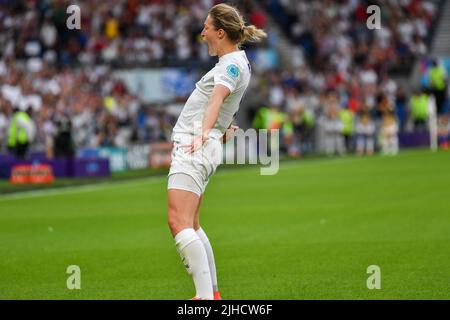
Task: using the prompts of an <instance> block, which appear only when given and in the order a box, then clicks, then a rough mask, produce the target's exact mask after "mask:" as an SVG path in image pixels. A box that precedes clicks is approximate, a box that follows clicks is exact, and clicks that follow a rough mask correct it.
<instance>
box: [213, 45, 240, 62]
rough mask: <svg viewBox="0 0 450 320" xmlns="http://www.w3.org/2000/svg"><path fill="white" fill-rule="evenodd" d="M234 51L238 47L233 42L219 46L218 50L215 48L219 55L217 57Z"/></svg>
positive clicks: (237, 49)
mask: <svg viewBox="0 0 450 320" xmlns="http://www.w3.org/2000/svg"><path fill="white" fill-rule="evenodd" d="M235 51H239V47H238V46H237V45H235V44H233V45H230V46H227V47H224V48H221V49H219V50H217V56H218V57H219V59H220V58H221V57H222V56H224V55H226V54H229V53H232V52H235Z"/></svg>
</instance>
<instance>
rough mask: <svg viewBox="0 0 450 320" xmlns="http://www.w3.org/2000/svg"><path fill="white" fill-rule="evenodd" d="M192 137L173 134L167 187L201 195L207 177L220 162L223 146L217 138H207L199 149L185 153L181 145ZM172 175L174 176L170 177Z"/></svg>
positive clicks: (188, 141) (189, 141)
mask: <svg viewBox="0 0 450 320" xmlns="http://www.w3.org/2000/svg"><path fill="white" fill-rule="evenodd" d="M192 139H193V136H190V135H189V136H185V135H184V136H174V138H173V149H172V162H171V164H170V170H169V174H168V177H169V182H168V187H167V189H182V190H188V191H192V192H194V193H196V194H197V195H198V196H201V195H202V194H203V193H204V192H205V188H206V186H207V184H208V182H209V178H210V177H211V176H212V175H213V174H214V172H216V169H217V167H218V166H219V165H220V163H221V162H222V153H223V146H222V143H221V142H220V141H219V140H218V139H215V138H209V139H208V140H206V141H205V142H204V143H203V145H202V147H201V148H200V149H199V150H197V151H195V152H194V153H187V152H186V151H185V149H184V148H182V147H181V146H182V145H187V144H190V143H191V142H192ZM178 173H181V174H184V176H183V175H178ZM172 175H175V176H174V177H171V176H172ZM185 175H187V176H189V177H190V178H191V179H189V178H188V177H186V176H185Z"/></svg>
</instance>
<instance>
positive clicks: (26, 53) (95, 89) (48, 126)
mask: <svg viewBox="0 0 450 320" xmlns="http://www.w3.org/2000/svg"><path fill="white" fill-rule="evenodd" d="M217 2H220V1H214V0H201V1H194V0H170V1H167V0H165V1H162V0H111V1H100V2H98V1H79V2H78V3H77V4H78V5H79V6H80V11H81V26H82V28H81V29H80V30H70V29H68V28H67V26H66V19H67V17H68V14H67V13H66V8H67V7H68V6H69V5H70V4H71V3H70V2H69V1H65V0H54V1H50V0H39V1H38V0H36V1H12V0H1V1H0V31H1V32H0V151H4V150H5V149H6V148H7V147H8V128H10V127H11V123H12V119H14V115H13V114H14V111H22V113H21V115H20V117H21V118H20V119H18V121H19V122H18V123H19V124H20V123H22V122H26V123H28V127H30V128H29V130H27V132H28V134H29V135H30V137H31V138H30V140H32V141H33V144H32V146H31V147H32V148H34V149H36V150H43V149H45V150H52V151H51V152H53V154H56V155H58V154H69V155H71V154H73V153H74V152H75V150H76V149H78V148H82V147H98V146H127V145H129V144H130V143H134V142H136V143H148V142H155V141H162V140H168V139H169V137H170V133H171V128H172V126H173V124H174V122H175V121H176V115H173V114H171V113H168V112H167V108H166V107H167V106H166V105H151V106H150V105H148V104H145V103H143V102H142V101H141V100H140V99H139V98H138V97H137V96H135V95H133V94H131V93H130V92H129V90H127V88H126V86H125V84H124V83H123V82H122V81H120V80H118V79H115V78H114V77H113V76H112V74H113V71H114V70H115V68H117V67H121V68H122V67H160V66H186V65H189V66H190V67H192V68H196V67H198V68H202V67H205V66H206V65H208V63H207V62H209V63H210V62H211V60H210V58H209V57H208V55H207V51H206V46H205V45H200V44H199V41H200V39H199V35H200V32H201V29H202V26H203V21H204V19H205V16H206V13H207V10H208V9H209V8H210V7H211V6H212V5H214V4H215V3H217ZM238 4H239V9H240V10H241V11H242V12H243V13H244V15H245V17H246V18H247V19H248V22H249V23H251V24H255V25H257V26H258V27H261V28H265V29H266V30H267V28H269V25H268V23H267V20H268V17H267V14H271V15H272V17H273V18H274V21H276V23H278V24H279V25H280V26H281V28H282V29H283V30H284V31H285V34H286V35H287V36H288V37H289V38H290V39H291V42H292V43H293V44H294V50H293V52H292V64H293V67H292V68H289V69H285V70H283V69H278V70H271V71H265V72H262V73H259V72H257V71H256V70H257V68H255V72H254V76H253V80H252V83H251V85H250V88H249V92H258V93H259V94H258V95H247V96H246V98H245V101H244V102H245V104H247V105H249V106H250V114H249V115H250V118H251V125H253V126H254V127H256V128H280V129H282V147H283V149H284V150H285V151H286V152H288V153H289V154H290V155H293V156H298V155H300V154H302V153H305V152H310V151H313V150H316V151H317V150H319V151H324V152H326V153H328V154H333V153H344V152H349V151H352V152H353V151H356V152H358V153H360V154H363V153H367V154H371V153H373V152H375V151H376V150H377V149H383V150H385V152H386V153H395V152H396V150H397V149H398V139H397V134H398V133H399V132H402V131H405V130H426V129H427V121H428V117H429V114H428V111H427V110H428V109H427V108H426V107H425V105H426V104H427V103H428V98H429V97H430V96H433V97H435V98H436V101H437V104H438V106H437V107H438V111H439V113H440V114H444V113H445V110H446V107H445V106H446V105H447V104H448V99H447V96H446V90H447V75H446V73H445V71H444V70H443V69H442V67H441V65H440V64H439V63H438V62H437V61H434V63H432V62H431V63H430V65H429V67H428V68H427V71H426V75H427V79H428V80H429V81H428V82H427V84H426V86H424V88H420V90H419V89H417V90H415V91H414V92H412V93H411V92H409V90H408V88H402V87H400V86H399V85H398V84H397V83H396V81H394V80H393V78H392V74H393V73H396V72H399V71H402V70H403V71H410V70H411V67H412V65H413V61H414V59H416V58H418V57H425V56H426V55H427V53H428V52H427V51H428V49H427V48H428V43H429V37H430V34H432V29H433V22H434V21H435V20H436V17H437V13H438V9H439V7H438V1H436V0H434V1H433V0H428V1H416V0H403V1H383V2H382V4H380V6H381V7H382V10H381V14H382V20H381V25H382V28H381V29H380V30H369V29H368V28H367V26H366V20H367V17H368V15H367V13H366V12H365V8H366V5H367V4H366V3H365V1H363V0H341V1H328V0H320V1H292V0H267V1H262V2H260V6H254V2H253V1H250V0H246V1H239V2H238ZM261 8H263V9H265V10H261ZM274 44H276V39H275V38H273V37H272V33H271V32H270V30H269V40H268V42H267V43H265V44H263V45H265V46H268V45H274ZM422 89H423V90H422ZM27 117H29V119H28V118H27ZM27 119H28V120H27ZM240 126H242V127H245V126H246V125H245V124H240ZM446 126H447V127H448V118H446V117H445V116H442V117H441V118H440V120H439V128H440V132H445V130H446V129H445V128H446ZM69 133H70V135H69ZM383 137H386V138H383ZM67 141H70V143H68V142H67ZM58 146H60V147H58Z"/></svg>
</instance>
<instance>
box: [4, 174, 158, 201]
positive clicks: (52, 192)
mask: <svg viewBox="0 0 450 320" xmlns="http://www.w3.org/2000/svg"><path fill="white" fill-rule="evenodd" d="M162 178H165V176H164V177H162V176H157V177H146V178H138V179H133V180H132V181H130V180H127V181H108V182H99V183H95V184H90V185H83V186H69V187H63V188H59V189H56V188H55V189H53V188H52V189H45V190H35V191H23V192H17V193H13V194H6V195H3V196H0V202H2V201H8V200H20V199H28V198H38V197H49V196H59V195H65V194H73V193H84V192H95V191H100V190H104V189H109V188H116V187H129V186H134V185H140V184H146V183H149V184H152V183H155V182H160V180H162Z"/></svg>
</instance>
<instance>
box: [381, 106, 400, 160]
mask: <svg viewBox="0 0 450 320" xmlns="http://www.w3.org/2000/svg"><path fill="white" fill-rule="evenodd" d="M380 143H381V152H382V153H383V154H385V155H396V154H397V153H398V125H397V120H396V119H395V115H394V110H392V109H389V110H386V111H384V114H383V120H382V125H381V130H380Z"/></svg>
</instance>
